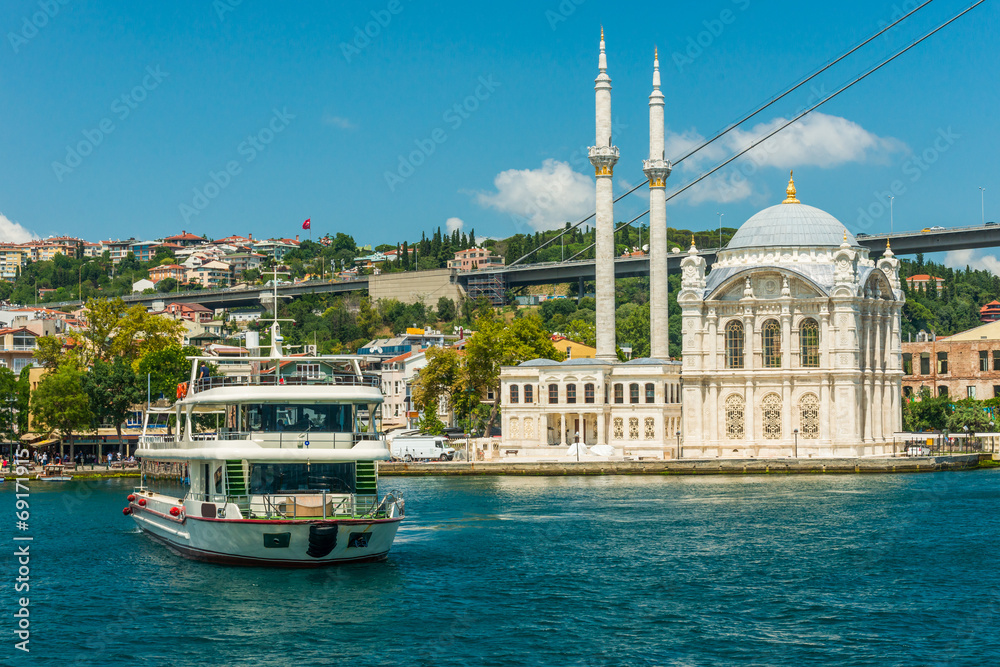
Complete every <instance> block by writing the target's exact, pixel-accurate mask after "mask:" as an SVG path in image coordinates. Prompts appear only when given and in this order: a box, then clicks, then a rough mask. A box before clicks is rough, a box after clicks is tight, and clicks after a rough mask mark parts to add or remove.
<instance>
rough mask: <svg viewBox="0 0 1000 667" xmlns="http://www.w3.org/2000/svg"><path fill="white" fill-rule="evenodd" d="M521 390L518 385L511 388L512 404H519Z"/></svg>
mask: <svg viewBox="0 0 1000 667" xmlns="http://www.w3.org/2000/svg"><path fill="white" fill-rule="evenodd" d="M519 394H520V388H519V387H518V386H517V385H516V384H512V385H511V386H510V402H511V403H517V402H518V400H519V398H520V397H519Z"/></svg>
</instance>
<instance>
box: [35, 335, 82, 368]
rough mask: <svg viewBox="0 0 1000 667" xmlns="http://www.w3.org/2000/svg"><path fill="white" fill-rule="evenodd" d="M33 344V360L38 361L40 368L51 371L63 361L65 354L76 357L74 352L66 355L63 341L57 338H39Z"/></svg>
mask: <svg viewBox="0 0 1000 667" xmlns="http://www.w3.org/2000/svg"><path fill="white" fill-rule="evenodd" d="M35 344H36V349H35V359H37V360H38V363H39V365H41V366H42V368H48V369H50V370H51V369H53V368H56V367H57V366H59V364H60V363H62V362H63V361H64V360H65V358H66V355H67V354H74V355H76V352H72V353H67V352H66V351H65V349H64V346H65V341H63V339H62V338H60V337H59V336H41V337H39V338H38V339H37V340H36V342H35Z"/></svg>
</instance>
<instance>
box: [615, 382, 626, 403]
mask: <svg viewBox="0 0 1000 667" xmlns="http://www.w3.org/2000/svg"><path fill="white" fill-rule="evenodd" d="M624 402H625V397H624V395H623V394H622V385H621V383H620V382H619V383H617V384H615V403H624Z"/></svg>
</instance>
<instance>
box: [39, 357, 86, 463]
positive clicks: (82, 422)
mask: <svg viewBox="0 0 1000 667" xmlns="http://www.w3.org/2000/svg"><path fill="white" fill-rule="evenodd" d="M83 383H84V375H83V373H82V372H81V371H80V369H79V368H78V367H77V365H76V364H75V363H73V362H71V361H69V362H67V363H64V364H62V365H60V366H59V367H58V368H57V369H55V370H53V371H50V372H48V373H46V374H45V375H43V376H42V379H41V380H40V381H39V382H38V386H37V387H35V390H34V391H33V392H32V394H31V417H32V419H33V420H34V428H35V430H36V431H38V432H39V433H56V434H58V436H59V454H60V456H61V455H62V453H63V442H64V441H65V440H67V439H68V440H69V443H70V456H72V455H73V431H76V430H81V429H85V428H87V427H88V426H90V423H91V412H90V398H89V397H88V396H87V392H86V391H84V389H83Z"/></svg>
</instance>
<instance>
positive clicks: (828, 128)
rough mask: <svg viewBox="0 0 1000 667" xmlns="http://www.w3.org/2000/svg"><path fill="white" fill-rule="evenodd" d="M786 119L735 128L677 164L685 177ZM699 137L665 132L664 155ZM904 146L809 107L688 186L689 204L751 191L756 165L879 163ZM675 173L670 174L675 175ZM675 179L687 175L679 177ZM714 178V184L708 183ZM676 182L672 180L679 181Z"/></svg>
mask: <svg viewBox="0 0 1000 667" xmlns="http://www.w3.org/2000/svg"><path fill="white" fill-rule="evenodd" d="M785 122H787V119H786V118H775V119H773V120H770V121H767V122H764V123H758V124H757V125H755V126H753V127H752V128H750V129H748V130H742V129H735V130H733V131H732V132H730V133H729V134H727V135H726V136H724V137H723V138H721V139H719V140H718V141H716V142H715V143H713V144H712V145H711V146H708V147H707V148H704V149H702V150H700V151H699V152H698V153H696V154H695V155H693V156H691V157H690V158H688V159H686V160H685V161H684V162H683V163H681V164H680V165H679V166H678V171H680V172H682V173H684V174H686V175H687V178H690V177H692V176H695V175H697V174H700V173H702V172H704V171H706V170H707V169H710V168H711V167H713V166H714V165H716V164H718V163H719V162H722V161H723V160H725V159H726V158H728V157H729V156H731V155H732V154H734V153H737V152H739V151H741V150H743V149H744V148H746V147H747V146H749V145H751V144H752V143H753V141H754V140H755V139H757V138H758V137H760V136H763V135H766V134H768V133H770V132H772V131H773V130H775V129H776V128H778V127H779V126H781V125H783V124H784V123H785ZM704 140H705V139H704V137H703V136H702V135H701V134H699V133H698V132H697V131H696V130H693V129H692V130H687V131H684V132H681V133H672V132H668V133H667V137H666V144H667V155H673V156H675V159H676V157H680V156H682V155H685V154H687V153H688V152H689V151H690V150H692V149H693V148H695V147H697V146H698V145H700V144H701V143H702V142H703V141H704ZM905 150H907V147H906V145H905V144H904V143H903V142H901V141H899V140H898V139H894V138H892V137H880V136H878V135H876V134H874V133H872V132H869V131H868V130H866V129H864V128H863V127H861V126H860V125H858V124H857V123H855V122H853V121H850V120H847V119H846V118H841V117H840V116H830V115H827V114H823V113H818V112H814V113H812V114H810V115H808V116H806V117H805V118H803V119H801V120H799V121H798V122H796V123H795V124H793V125H790V126H789V127H787V128H785V129H784V130H782V131H781V132H779V133H778V134H776V135H775V136H773V137H771V138H770V139H768V140H767V141H765V142H763V143H762V144H760V145H759V146H756V147H755V148H753V149H752V150H751V151H749V152H748V153H747V154H746V155H744V156H742V157H741V158H740V159H739V160H737V161H736V162H735V163H734V167H731V168H729V171H728V175H727V176H720V177H716V176H712V177H710V178H709V179H706V181H703V182H702V183H700V184H699V185H697V186H695V187H693V188H691V190H689V191H688V192H689V194H687V196H688V197H689V198H690V202H691V203H695V204H697V203H701V202H705V201H714V202H719V203H729V202H733V201H739V200H742V199H746V198H748V197H750V196H751V195H752V194H753V188H752V186H751V184H750V182H749V180H748V179H747V177H748V176H751V175H752V174H753V173H754V172H755V171H756V169H757V168H761V167H779V168H781V169H794V168H796V167H821V168H823V169H830V168H833V167H839V166H841V165H844V164H848V163H862V162H875V163H884V162H886V161H887V160H888V158H889V156H890V155H891V154H893V153H897V152H901V151H905ZM679 175H680V174H675V176H679ZM678 180H687V179H685V178H683V177H682V178H681V179H678ZM709 181H714V183H712V182H709ZM680 184H681V183H678V185H680Z"/></svg>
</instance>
